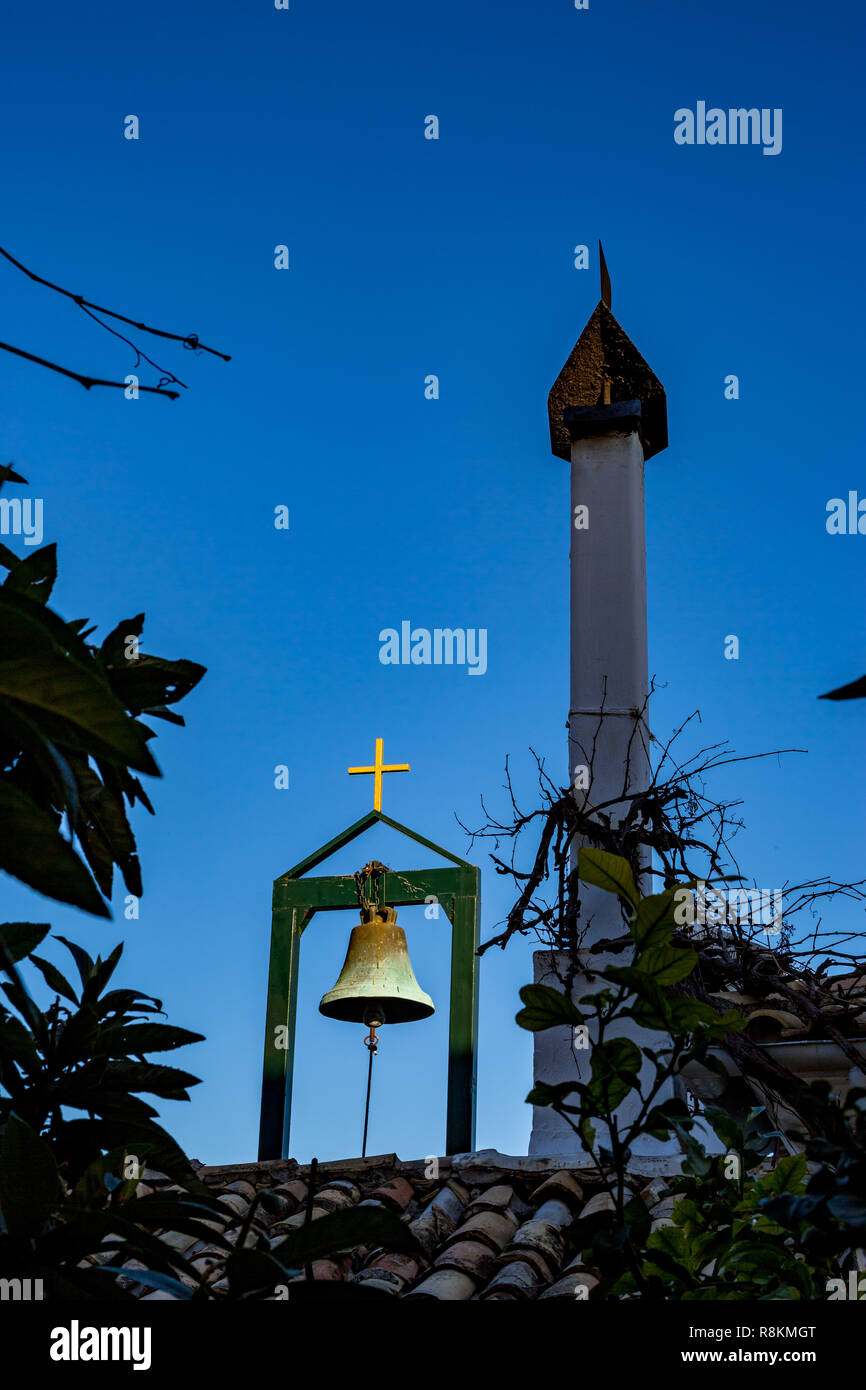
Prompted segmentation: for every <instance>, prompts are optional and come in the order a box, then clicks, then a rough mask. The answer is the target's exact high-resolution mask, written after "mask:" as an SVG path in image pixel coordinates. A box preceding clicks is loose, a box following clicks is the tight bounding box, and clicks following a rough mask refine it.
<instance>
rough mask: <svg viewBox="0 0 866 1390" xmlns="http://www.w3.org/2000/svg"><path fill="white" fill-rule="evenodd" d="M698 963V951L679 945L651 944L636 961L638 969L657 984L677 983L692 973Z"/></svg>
mask: <svg viewBox="0 0 866 1390" xmlns="http://www.w3.org/2000/svg"><path fill="white" fill-rule="evenodd" d="M697 963H698V957H697V952H695V951H691V950H682V949H681V948H680V947H678V946H650V947H649V949H648V950H646V951H643V952H641V955H640V956H639V958H638V960H637V962H636V964H637V969H638V970H641V971H643V972H644V973H645V974H647V975H649V976H651V977H652V979H653V980H654V981H655V983H656V984H657V985H675V984H676V983H677V982H678V981H679V980H684V979H685V978H686V976H687V975H691V973H692V971H693V970H694V968H695V966H696V965H697Z"/></svg>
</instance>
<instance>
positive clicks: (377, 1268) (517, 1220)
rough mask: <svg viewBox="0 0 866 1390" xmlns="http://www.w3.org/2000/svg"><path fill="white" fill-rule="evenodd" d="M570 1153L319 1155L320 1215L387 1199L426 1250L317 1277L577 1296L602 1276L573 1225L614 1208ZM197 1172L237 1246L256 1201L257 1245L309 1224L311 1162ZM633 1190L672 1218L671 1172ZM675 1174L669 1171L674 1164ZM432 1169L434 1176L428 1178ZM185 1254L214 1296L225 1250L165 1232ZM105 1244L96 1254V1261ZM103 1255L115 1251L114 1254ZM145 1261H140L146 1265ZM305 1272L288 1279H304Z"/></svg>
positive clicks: (371, 1284)
mask: <svg viewBox="0 0 866 1390" xmlns="http://www.w3.org/2000/svg"><path fill="white" fill-rule="evenodd" d="M562 1165H563V1160H562V1159H559V1160H558V1161H553V1160H549V1159H543V1158H536V1157H532V1158H525V1157H520V1156H518V1157H512V1156H509V1155H507V1154H499V1153H496V1152H495V1151H492V1150H484V1151H482V1152H479V1153H474V1154H457V1155H454V1156H452V1157H449V1158H440V1159H437V1160H436V1161H435V1163H432V1164H431V1161H430V1160H429V1159H423V1160H412V1161H409V1162H402V1161H401V1160H400V1159H398V1158H397V1157H396V1156H395V1155H393V1154H380V1155H375V1156H373V1157H371V1158H366V1159H341V1160H338V1161H336V1162H325V1163H320V1164H319V1165H318V1169H317V1176H316V1184H315V1191H314V1193H313V1209H312V1216H313V1218H314V1219H315V1220H318V1219H319V1218H320V1217H323V1216H325V1215H327V1214H328V1213H329V1212H332V1211H343V1210H347V1209H348V1208H350V1207H353V1206H356V1205H357V1206H369V1205H373V1206H384V1207H386V1208H388V1209H390V1210H391V1211H393V1212H396V1213H397V1214H398V1215H399V1216H401V1218H402V1219H403V1220H404V1221H405V1222H406V1223H407V1225H408V1227H409V1230H410V1231H411V1232H412V1234H413V1235H414V1237H415V1238H416V1240H417V1241H418V1244H419V1246H420V1250H419V1251H418V1252H417V1253H414V1254H408V1253H404V1252H396V1251H392V1250H388V1249H385V1248H381V1247H379V1248H374V1247H370V1248H365V1247H363V1246H358V1247H356V1248H354V1249H353V1250H351V1251H347V1252H345V1253H343V1254H340V1255H333V1256H331V1257H329V1258H327V1259H319V1260H314V1261H313V1264H312V1274H313V1277H314V1279H318V1280H322V1281H326V1282H328V1283H340V1282H345V1283H347V1284H351V1285H355V1286H357V1289H358V1293H359V1294H360V1293H361V1291H362V1290H363V1291H365V1292H371V1293H372V1292H375V1293H376V1294H377V1295H379V1296H383V1295H386V1294H387V1295H388V1296H390V1297H395V1298H401V1299H402V1298H406V1299H434V1300H442V1301H446V1302H463V1301H467V1300H482V1301H488V1300H489V1301H494V1302H496V1301H527V1300H531V1299H536V1298H552V1299H566V1298H568V1299H572V1300H574V1299H575V1298H576V1297H578V1296H579V1294H580V1290H581V1289H584V1288H586V1289H589V1288H591V1287H593V1286H594V1285H595V1283H597V1282H598V1276H597V1272H595V1271H592V1270H587V1269H586V1268H585V1267H584V1266H583V1265H582V1264H581V1255H580V1251H579V1250H578V1249H577V1248H576V1247H575V1242H574V1238H573V1235H572V1227H573V1225H574V1222H575V1220H576V1218H577V1217H578V1216H587V1215H592V1214H593V1213H594V1212H598V1211H602V1210H605V1209H609V1207H610V1206H611V1199H610V1197H608V1195H607V1194H606V1193H604V1192H602V1191H600V1189H599V1185H598V1180H597V1176H596V1174H595V1173H594V1172H593V1171H592V1170H590V1169H586V1168H580V1167H578V1164H577V1162H575V1164H574V1165H573V1166H568V1165H567V1164H566V1166H564V1167H563V1166H562ZM196 1167H197V1171H198V1173H199V1176H200V1178H201V1179H202V1181H203V1182H204V1183H206V1185H207V1186H208V1187H209V1188H210V1189H211V1191H212V1192H213V1193H214V1195H216V1196H217V1197H219V1198H220V1201H221V1205H222V1207H223V1208H224V1210H225V1214H226V1218H227V1223H226V1227H225V1229H224V1230H223V1228H222V1226H221V1225H220V1223H216V1222H211V1223H208V1224H209V1225H210V1226H211V1227H212V1229H214V1230H220V1231H221V1233H222V1235H223V1238H224V1240H225V1241H226V1242H227V1243H228V1244H229V1245H237V1243H238V1241H239V1239H240V1233H241V1230H242V1228H243V1225H244V1222H245V1220H247V1219H248V1215H249V1212H250V1208H251V1204H252V1203H253V1202H254V1201H255V1203H256V1205H255V1209H254V1214H253V1220H252V1222H251V1223H250V1227H249V1230H248V1233H247V1238H246V1244H247V1246H248V1247H249V1248H259V1249H268V1248H273V1247H274V1246H275V1245H278V1244H279V1243H280V1241H282V1240H283V1239H284V1238H285V1236H286V1235H287V1234H289V1233H290V1232H291V1231H296V1230H298V1229H299V1228H300V1227H301V1226H303V1224H304V1222H305V1221H306V1220H307V1214H306V1208H307V1202H308V1198H309V1190H308V1182H309V1176H310V1172H309V1168H308V1167H301V1166H300V1165H299V1164H297V1163H296V1162H295V1161H294V1160H279V1161H267V1162H263V1163H258V1164H256V1163H247V1164H232V1165H230V1166H227V1167H222V1168H207V1167H202V1166H201V1165H196ZM642 1171H644V1172H645V1176H644V1177H641V1178H637V1179H636V1181H635V1188H636V1189H640V1190H641V1195H642V1196H643V1198H644V1200H645V1201H646V1203H647V1206H648V1207H649V1208H650V1209H651V1214H652V1216H653V1218H654V1219H655V1220H657V1221H658V1220H661V1221H664V1220H667V1219H669V1217H668V1212H669V1207H670V1198H669V1197H668V1189H667V1185H666V1183H665V1182H664V1178H663V1176H660V1175H659V1174H660V1173H661V1174H664V1173H666V1172H667V1169H666V1168H663V1169H661V1170H660V1169H659V1168H658V1166H653V1165H649V1166H647V1167H646V1168H645V1169H644V1170H642ZM670 1171H671V1172H673V1171H674V1169H673V1168H671V1169H670ZM431 1173H435V1175H436V1176H435V1177H434V1176H428V1174H431ZM146 1177H147V1186H149V1187H150V1188H152V1190H153V1191H156V1192H159V1193H162V1192H166V1191H169V1190H170V1189H171V1186H172V1185H169V1184H167V1183H166V1181H165V1179H164V1178H161V1177H160V1175H159V1174H158V1173H154V1172H151V1171H150V1170H146ZM167 1239H168V1240H169V1242H170V1243H171V1244H172V1246H173V1247H174V1248H175V1249H180V1250H183V1251H184V1253H185V1254H186V1256H187V1258H188V1259H189V1260H190V1262H191V1265H192V1268H193V1270H194V1271H195V1273H196V1274H198V1275H203V1276H207V1277H208V1279H209V1287H210V1289H211V1290H212V1291H213V1294H214V1295H215V1296H217V1297H219V1296H220V1295H223V1294H225V1292H226V1291H227V1288H228V1285H227V1283H226V1280H225V1276H224V1274H223V1270H224V1267H225V1260H226V1254H225V1251H224V1250H220V1249H217V1248H216V1247H215V1246H212V1245H208V1243H207V1241H206V1240H197V1239H196V1238H195V1237H190V1236H187V1235H184V1234H178V1233H174V1234H171V1235H169V1236H168V1237H167ZM101 1255H102V1252H98V1253H97V1254H96V1255H95V1256H93V1257H90V1263H99V1262H100V1258H101ZM105 1258H108V1256H107V1255H106V1256H105ZM139 1267H140V1266H139ZM135 1268H136V1266H135V1265H134V1264H130V1265H129V1266H128V1273H127V1274H126V1275H125V1278H124V1285H125V1287H126V1288H127V1289H129V1290H130V1291H132V1292H133V1293H134V1294H135V1295H136V1296H138V1297H147V1298H150V1297H151V1295H152V1293H153V1290H151V1289H148V1288H146V1287H145V1286H144V1285H142V1284H139V1283H137V1282H136V1280H135V1277H134V1276H135ZM305 1277H306V1276H305V1274H304V1273H303V1272H299V1273H298V1274H296V1275H293V1276H291V1278H292V1280H293V1281H294V1282H301V1281H303V1280H304V1279H305Z"/></svg>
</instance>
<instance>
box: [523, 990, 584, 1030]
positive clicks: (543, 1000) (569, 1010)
mask: <svg viewBox="0 0 866 1390" xmlns="http://www.w3.org/2000/svg"><path fill="white" fill-rule="evenodd" d="M520 997H521V999H522V1000H523V1003H524V1004H525V1005H526V1007H525V1008H523V1009H520V1010H519V1012H518V1013H517V1015H516V1021H517V1023H518V1024H519V1025H520V1027H521V1028H526V1029H527V1030H528V1031H529V1032H530V1033H541V1032H543V1031H544V1029H545V1028H557V1027H559V1026H560V1025H561V1024H563V1023H568V1024H571V1025H572V1026H575V1025H576V1024H581V1023H583V1022H584V1017H583V1014H582V1013H581V1012H580V1009H578V1008H577V1007H576V1005H574V1004H572V1002H571V1000H570V999H569V998H568V996H567V995H565V994H563V993H562V990H559V989H551V987H550V986H549V985H524V986H523V988H522V990H521V991H520Z"/></svg>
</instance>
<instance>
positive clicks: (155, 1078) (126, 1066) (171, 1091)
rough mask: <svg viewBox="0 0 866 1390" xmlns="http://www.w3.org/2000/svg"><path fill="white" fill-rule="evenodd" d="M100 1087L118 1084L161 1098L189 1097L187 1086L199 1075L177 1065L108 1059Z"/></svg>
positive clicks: (196, 1081)
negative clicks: (169, 1065)
mask: <svg viewBox="0 0 866 1390" xmlns="http://www.w3.org/2000/svg"><path fill="white" fill-rule="evenodd" d="M102 1077H103V1080H102V1085H103V1086H104V1087H109V1088H114V1087H115V1086H117V1087H120V1088H121V1089H122V1090H123V1091H146V1092H148V1094H150V1095H154V1096H162V1098H163V1099H164V1100H189V1096H188V1095H187V1093H186V1087H187V1086H198V1085H199V1084H200V1080H199V1077H197V1076H192V1075H191V1074H190V1072H188V1071H179V1070H178V1068H177V1067H162V1066H159V1065H157V1064H155V1063H152V1062H127V1061H120V1062H108V1063H106V1064H105V1068H104V1070H103V1073H102Z"/></svg>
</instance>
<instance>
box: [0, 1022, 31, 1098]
mask: <svg viewBox="0 0 866 1390" xmlns="http://www.w3.org/2000/svg"><path fill="white" fill-rule="evenodd" d="M4 1052H5V1053H6V1055H7V1056H8V1057H11V1058H12V1060H13V1061H15V1062H17V1063H18V1065H19V1066H20V1067H21V1068H22V1069H23V1070H24V1071H25V1072H27V1073H28V1074H29V1075H31V1076H32V1075H33V1074H34V1073H35V1072H37V1071H38V1070H39V1068H40V1066H41V1062H40V1059H39V1052H38V1051H37V1048H36V1044H35V1042H34V1041H33V1035H32V1033H31V1032H30V1031H29V1029H27V1028H25V1026H24V1024H23V1023H22V1022H21V1020H20V1019H17V1018H15V1017H14V1016H13V1015H12V1014H10V1015H9V1017H8V1018H5V1019H0V1054H2V1053H4ZM6 1085H7V1088H9V1087H11V1080H10V1079H9V1078H8V1077H7V1078H6Z"/></svg>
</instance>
